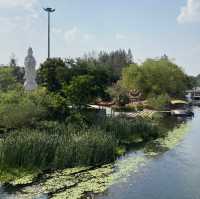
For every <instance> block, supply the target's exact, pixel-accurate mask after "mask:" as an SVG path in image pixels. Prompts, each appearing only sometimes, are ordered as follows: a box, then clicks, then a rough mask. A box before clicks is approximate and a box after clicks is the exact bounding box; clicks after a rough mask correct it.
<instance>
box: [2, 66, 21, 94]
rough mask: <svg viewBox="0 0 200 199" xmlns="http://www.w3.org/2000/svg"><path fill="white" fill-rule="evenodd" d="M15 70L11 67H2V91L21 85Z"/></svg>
mask: <svg viewBox="0 0 200 199" xmlns="http://www.w3.org/2000/svg"><path fill="white" fill-rule="evenodd" d="M13 71H14V69H13V68H11V67H1V68H0V91H4V92H5V91H8V90H13V89H15V88H16V87H17V86H18V85H19V84H18V83H17V79H16V77H15V76H14V75H13Z"/></svg>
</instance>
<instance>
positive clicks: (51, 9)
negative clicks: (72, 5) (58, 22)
mask: <svg viewBox="0 0 200 199" xmlns="http://www.w3.org/2000/svg"><path fill="white" fill-rule="evenodd" d="M43 9H44V11H46V12H55V9H53V8H43Z"/></svg>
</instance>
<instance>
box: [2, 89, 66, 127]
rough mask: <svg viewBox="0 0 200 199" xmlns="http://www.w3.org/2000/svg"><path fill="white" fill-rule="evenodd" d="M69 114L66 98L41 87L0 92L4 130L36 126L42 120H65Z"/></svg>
mask: <svg viewBox="0 0 200 199" xmlns="http://www.w3.org/2000/svg"><path fill="white" fill-rule="evenodd" d="M68 114H69V110H68V106H67V104H66V103H65V100H64V99H63V98H62V97H61V96H60V95H58V94H53V93H48V92H47V91H46V89H44V88H40V89H37V90H35V91H33V92H24V90H23V89H19V90H13V91H9V92H6V93H1V94H0V115H1V117H0V128H1V129H4V130H10V129H19V128H30V127H36V126H37V123H38V122H39V121H42V120H59V121H63V120H64V119H65V118H66V117H67V116H68Z"/></svg>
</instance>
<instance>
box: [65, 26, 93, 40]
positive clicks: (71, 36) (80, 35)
mask: <svg viewBox="0 0 200 199" xmlns="http://www.w3.org/2000/svg"><path fill="white" fill-rule="evenodd" d="M94 38H95V36H94V35H93V34H89V33H84V32H82V31H81V30H80V29H79V28H78V27H76V26H74V27H73V28H71V29H70V30H66V31H65V32H64V39H65V41H66V42H74V41H89V40H92V39H94Z"/></svg>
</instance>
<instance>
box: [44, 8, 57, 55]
mask: <svg viewBox="0 0 200 199" xmlns="http://www.w3.org/2000/svg"><path fill="white" fill-rule="evenodd" d="M44 11H46V12H47V13H48V59H49V58H50V50H51V46H50V42H51V40H50V23H51V21H50V16H51V13H53V12H55V9H53V8H44Z"/></svg>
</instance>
